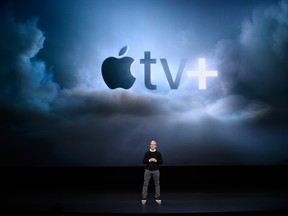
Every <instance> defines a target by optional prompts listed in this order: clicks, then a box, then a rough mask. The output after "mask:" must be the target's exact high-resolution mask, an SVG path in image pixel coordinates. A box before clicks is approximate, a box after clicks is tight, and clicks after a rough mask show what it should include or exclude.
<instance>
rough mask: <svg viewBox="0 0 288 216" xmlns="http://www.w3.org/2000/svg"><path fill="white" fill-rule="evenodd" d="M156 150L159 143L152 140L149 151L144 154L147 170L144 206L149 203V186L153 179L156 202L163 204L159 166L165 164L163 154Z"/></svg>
mask: <svg viewBox="0 0 288 216" xmlns="http://www.w3.org/2000/svg"><path fill="white" fill-rule="evenodd" d="M156 148H157V142H156V141H155V140H152V141H151V142H150V149H149V151H147V152H145V154H144V158H143V163H144V164H146V168H145V171H144V183H143V188H142V204H145V203H146V201H147V195H148V185H149V181H150V179H151V177H153V180H154V185H155V201H156V202H157V203H158V204H161V199H160V171H159V165H160V164H162V163H163V160H162V155H161V153H160V152H159V151H158V150H157V149H156Z"/></svg>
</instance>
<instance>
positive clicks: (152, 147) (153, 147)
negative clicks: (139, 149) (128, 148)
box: [150, 141, 157, 150]
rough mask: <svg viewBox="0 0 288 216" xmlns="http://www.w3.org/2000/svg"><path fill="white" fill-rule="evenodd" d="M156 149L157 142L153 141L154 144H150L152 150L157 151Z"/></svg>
mask: <svg viewBox="0 0 288 216" xmlns="http://www.w3.org/2000/svg"><path fill="white" fill-rule="evenodd" d="M156 147H157V144H156V142H155V141H152V142H151V143H150V148H151V149H152V150H154V149H156Z"/></svg>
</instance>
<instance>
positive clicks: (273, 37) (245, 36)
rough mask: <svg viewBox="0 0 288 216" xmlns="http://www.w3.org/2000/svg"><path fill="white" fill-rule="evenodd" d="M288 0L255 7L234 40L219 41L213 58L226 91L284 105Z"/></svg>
mask: <svg viewBox="0 0 288 216" xmlns="http://www.w3.org/2000/svg"><path fill="white" fill-rule="evenodd" d="M287 7H288V5H287V1H280V2H279V3H278V4H275V5H271V6H270V7H268V8H265V9H263V8H260V9H256V10H254V13H253V15H252V17H251V18H250V19H247V20H245V21H244V22H243V25H242V30H241V34H240V35H239V38H237V39H236V40H222V41H220V42H219V43H218V44H217V47H216V58H217V59H218V63H219V71H220V73H221V78H222V88H223V91H224V92H225V93H226V94H241V95H243V96H245V97H247V98H252V99H258V100H261V101H263V102H266V103H268V104H271V105H273V106H284V107H286V108H287V106H288V99H287V96H286V94H287V92H288V86H287V81H288V70H287V69H288V61H287V58H288V55H287V54H288V53H287V52H288V25H287V24H288V10H287Z"/></svg>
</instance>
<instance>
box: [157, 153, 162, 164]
mask: <svg viewBox="0 0 288 216" xmlns="http://www.w3.org/2000/svg"><path fill="white" fill-rule="evenodd" d="M157 163H158V164H162V163H163V160H162V155H161V153H160V152H158V158H157Z"/></svg>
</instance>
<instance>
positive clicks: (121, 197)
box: [2, 191, 288, 215]
mask: <svg viewBox="0 0 288 216" xmlns="http://www.w3.org/2000/svg"><path fill="white" fill-rule="evenodd" d="M161 195H162V196H161V199H162V204H161V205H159V204H157V203H156V202H155V200H154V198H153V194H152V192H151V193H150V194H149V197H148V200H147V203H146V204H145V205H142V204H141V193H136V192H95V191H94V192H93V191H92V192H88V191H78V192H76V191H74V192H71V191H70V192H69V191H66V192H65V191H62V192H59V191H58V192H47V191H46V192H43V191H41V192H40V191H38V192H37V191H34V192H31V191H30V192H29V191H26V192H25V191H23V192H19V191H18V192H6V193H2V200H4V201H2V208H3V210H5V211H6V212H10V213H11V212H12V213H24V212H26V213H28V212H29V213H38V215H40V214H41V213H43V214H45V213H53V215H68V214H71V213H74V214H75V213H78V214H83V215H84V214H88V213H90V214H91V213H94V214H100V213H225V212H227V213H233V212H234V213H235V212H265V211H266V212H271V211H272V212H273V211H277V212H278V211H280V210H281V212H284V211H285V212H286V213H287V212H288V194H287V191H286V192H281V191H268V192H181V193H180V192H165V191H162V194H161ZM3 204H4V205H3ZM57 212H58V213H59V214H56V213H57ZM61 212H62V214H60V213H61ZM54 213H55V214H54ZM19 215H21V214H19ZM271 215H275V212H273V214H271Z"/></svg>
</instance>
